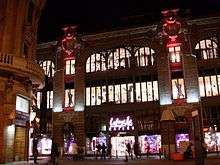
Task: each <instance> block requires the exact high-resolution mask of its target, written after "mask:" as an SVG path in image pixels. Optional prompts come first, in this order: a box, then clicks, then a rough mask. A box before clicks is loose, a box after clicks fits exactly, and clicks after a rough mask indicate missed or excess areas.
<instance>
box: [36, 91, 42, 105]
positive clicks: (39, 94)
mask: <svg viewBox="0 0 220 165" xmlns="http://www.w3.org/2000/svg"><path fill="white" fill-rule="evenodd" d="M41 100H42V92H37V108H38V109H40V104H41Z"/></svg>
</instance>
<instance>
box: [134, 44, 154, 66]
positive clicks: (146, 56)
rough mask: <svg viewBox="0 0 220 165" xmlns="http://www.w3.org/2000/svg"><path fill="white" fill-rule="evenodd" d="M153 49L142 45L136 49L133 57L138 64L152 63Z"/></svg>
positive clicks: (146, 64)
mask: <svg viewBox="0 0 220 165" xmlns="http://www.w3.org/2000/svg"><path fill="white" fill-rule="evenodd" d="M154 54H155V52H154V50H153V49H150V48H149V47H143V48H140V49H138V50H137V52H136V53H135V57H136V60H137V65H138V66H149V65H154V61H155V59H154Z"/></svg>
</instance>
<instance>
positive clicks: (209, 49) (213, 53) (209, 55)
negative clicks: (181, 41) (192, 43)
mask: <svg viewBox="0 0 220 165" xmlns="http://www.w3.org/2000/svg"><path fill="white" fill-rule="evenodd" d="M217 48H218V46H217V44H216V42H215V41H214V40H211V39H206V40H202V41H199V43H198V44H197V45H196V48H195V49H196V55H197V58H198V59H204V60H207V59H213V58H218V52H217Z"/></svg>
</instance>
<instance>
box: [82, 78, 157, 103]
mask: <svg viewBox="0 0 220 165" xmlns="http://www.w3.org/2000/svg"><path fill="white" fill-rule="evenodd" d="M135 96H136V98H135ZM158 99H159V96H158V83H157V81H147V82H137V83H124V84H114V85H113V84H112V85H107V86H96V87H87V88H86V105H87V106H92V105H101V104H102V103H105V102H113V103H115V104H123V103H133V102H135V100H136V102H147V101H156V100H158Z"/></svg>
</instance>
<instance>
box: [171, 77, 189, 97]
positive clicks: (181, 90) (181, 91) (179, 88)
mask: <svg viewBox="0 0 220 165" xmlns="http://www.w3.org/2000/svg"><path fill="white" fill-rule="evenodd" d="M172 93H173V99H182V98H185V97H186V96H185V87H184V80H183V79H172Z"/></svg>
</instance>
